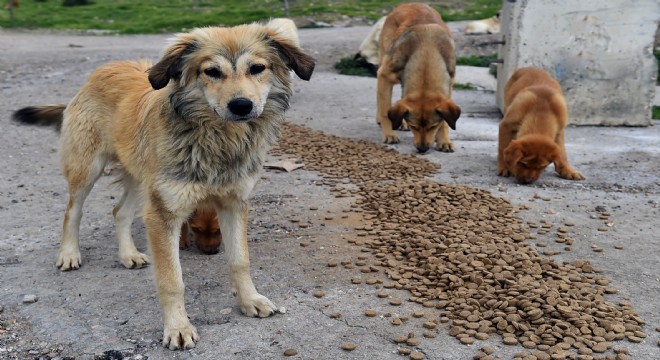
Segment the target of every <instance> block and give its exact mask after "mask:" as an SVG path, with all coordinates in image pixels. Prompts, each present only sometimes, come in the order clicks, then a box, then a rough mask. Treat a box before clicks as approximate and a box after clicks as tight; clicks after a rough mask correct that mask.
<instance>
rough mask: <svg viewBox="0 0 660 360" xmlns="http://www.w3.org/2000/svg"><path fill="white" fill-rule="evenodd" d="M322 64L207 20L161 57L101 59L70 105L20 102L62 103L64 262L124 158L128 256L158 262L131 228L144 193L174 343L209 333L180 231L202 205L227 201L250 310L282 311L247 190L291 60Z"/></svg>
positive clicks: (227, 235)
mask: <svg viewBox="0 0 660 360" xmlns="http://www.w3.org/2000/svg"><path fill="white" fill-rule="evenodd" d="M313 69H314V62H313V59H312V58H311V57H310V56H308V55H307V54H305V53H304V52H303V51H302V50H301V49H300V48H299V47H298V46H297V45H296V44H295V43H294V42H293V41H291V40H290V39H289V38H288V37H286V36H283V35H282V34H281V33H280V32H279V31H278V30H277V29H275V28H272V27H269V26H267V25H262V24H251V25H242V26H237V27H233V28H220V27H207V28H200V29H195V30H193V31H192V32H190V33H186V34H180V35H178V36H177V37H176V38H175V39H173V41H172V43H171V45H170V46H169V47H168V48H167V49H166V50H165V52H164V54H163V56H162V58H161V59H160V61H158V63H156V64H155V65H153V66H152V65H151V64H150V63H148V62H145V61H142V62H128V61H124V62H115V63H111V64H107V65H104V66H101V67H99V68H98V69H97V70H95V71H94V72H93V73H92V74H91V75H90V77H89V79H88V80H87V82H86V83H85V85H84V86H83V87H82V89H81V90H80V91H79V92H78V94H77V95H76V96H75V97H74V98H73V100H72V101H71V102H70V103H69V104H68V105H67V106H66V109H64V106H62V105H54V106H43V107H30V108H25V109H22V110H20V111H18V112H16V113H15V114H14V118H15V119H16V120H18V121H21V122H25V123H42V124H43V123H44V122H47V119H51V120H53V119H57V116H53V114H54V113H57V112H60V113H62V111H63V122H62V129H61V145H60V154H61V160H62V170H63V173H64V176H65V177H66V179H67V181H68V183H69V204H68V206H67V210H66V213H65V215H64V231H63V234H62V242H61V245H60V250H59V254H58V259H57V263H56V265H57V267H59V268H60V269H62V270H73V269H77V268H78V267H80V265H81V256H80V249H79V241H78V228H79V226H80V218H81V215H82V206H83V202H84V200H85V198H86V197H87V195H88V194H89V192H90V190H91V189H92V186H93V185H94V182H95V181H96V180H97V179H98V178H99V176H100V175H101V173H102V171H103V167H104V165H105V164H106V163H107V162H109V161H118V162H120V163H121V165H122V169H123V170H124V173H123V176H122V178H121V182H122V184H123V185H124V189H125V190H124V195H123V196H122V198H121V200H120V201H119V203H118V204H117V206H116V207H115V209H114V211H113V213H114V216H115V221H116V224H117V238H118V240H119V258H120V261H121V263H122V264H124V265H125V266H126V267H141V266H144V265H145V264H147V263H148V261H149V260H148V259H147V256H145V255H144V254H142V253H140V252H139V251H138V250H137V249H136V247H135V244H134V242H133V239H132V237H131V233H130V228H131V223H132V221H133V217H134V213H135V210H136V207H137V205H138V202H139V201H138V200H139V198H143V199H144V202H145V204H144V209H143V216H142V217H143V220H144V223H145V226H146V229H147V238H148V242H149V246H150V249H151V254H152V256H153V265H154V266H153V267H154V273H155V281H156V287H157V290H158V298H159V300H160V304H161V308H162V314H163V322H164V335H163V344H164V345H165V346H166V347H169V348H170V349H179V348H192V347H194V345H195V342H196V341H197V340H198V336H197V331H196V329H195V327H194V326H193V325H192V324H191V323H190V321H189V320H188V316H187V313H186V310H185V303H184V284H183V279H182V274H181V265H180V264H179V235H180V231H181V225H182V224H183V222H184V221H185V220H186V219H187V218H188V216H189V215H190V213H191V212H192V211H193V210H194V209H196V208H198V207H200V206H207V207H212V208H214V209H215V210H216V211H217V214H218V218H219V220H220V227H221V231H222V235H223V237H224V241H225V247H226V253H227V254H228V258H229V270H230V279H231V288H232V292H233V293H234V294H235V295H236V301H237V303H238V305H239V306H240V309H241V311H242V312H243V313H244V314H246V315H248V316H260V317H266V316H269V315H271V314H273V313H274V312H275V311H276V307H275V305H274V304H273V303H272V302H271V301H270V300H268V298H266V297H265V296H262V295H260V294H259V293H258V292H257V290H256V289H255V286H254V284H253V282H252V278H251V275H250V270H249V265H250V260H249V255H248V249H247V222H248V195H249V194H250V192H251V190H252V188H253V187H254V185H255V184H256V182H257V180H258V179H259V177H260V172H261V169H262V162H263V159H264V157H265V155H266V151H267V150H268V148H269V146H270V145H271V144H273V143H274V142H275V141H276V139H277V136H278V134H279V128H280V123H281V122H282V121H283V119H284V112H285V110H286V109H287V108H288V107H289V97H290V96H291V92H292V91H291V78H290V75H289V71H290V70H293V71H294V72H295V73H296V74H297V75H298V76H299V77H300V78H302V79H305V80H308V79H309V78H310V76H311V74H312V71H313ZM44 114H45V116H46V118H45V119H44V118H42V115H44ZM61 117H62V116H60V118H61ZM52 125H57V124H56V121H55V122H52Z"/></svg>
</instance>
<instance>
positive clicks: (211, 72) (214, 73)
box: [204, 68, 222, 79]
mask: <svg viewBox="0 0 660 360" xmlns="http://www.w3.org/2000/svg"><path fill="white" fill-rule="evenodd" d="M204 74H206V75H207V76H208V77H211V78H214V79H219V78H221V77H222V72H221V71H220V70H218V69H216V68H208V69H205V70H204Z"/></svg>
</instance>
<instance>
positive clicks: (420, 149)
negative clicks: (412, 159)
mask: <svg viewBox="0 0 660 360" xmlns="http://www.w3.org/2000/svg"><path fill="white" fill-rule="evenodd" d="M428 150H429V147H428V146H426V145H424V146H418V147H417V151H419V152H420V153H422V154H423V153H425V152H427V151H428Z"/></svg>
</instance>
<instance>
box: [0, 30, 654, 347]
mask: <svg viewBox="0 0 660 360" xmlns="http://www.w3.org/2000/svg"><path fill="white" fill-rule="evenodd" d="M367 32H368V28H366V27H355V28H339V29H310V30H301V32H300V36H301V41H302V44H303V47H305V48H306V49H308V50H309V51H310V52H311V53H312V54H313V55H314V56H315V57H316V58H317V59H318V60H319V66H318V67H317V71H316V73H315V74H314V75H313V77H312V80H311V81H310V82H302V81H297V82H296V84H295V95H294V97H293V99H292V104H291V110H290V111H289V113H288V116H287V117H288V119H289V121H291V122H294V123H297V124H304V125H306V126H309V127H311V128H314V129H317V130H321V131H324V132H327V133H329V134H334V135H338V136H342V137H350V138H355V139H363V140H368V141H373V142H380V131H379V129H378V127H377V126H376V124H375V121H374V114H375V90H376V80H375V79H373V78H354V77H347V76H341V75H337V74H335V73H333V71H332V66H331V65H332V64H334V62H335V61H336V60H338V59H339V58H341V57H343V56H347V55H350V54H352V53H354V52H355V49H357V46H358V45H359V43H360V41H361V40H362V38H363V36H364V35H365V34H366V33H367ZM167 37H168V36H164V35H163V36H85V35H75V34H59V33H45V32H22V33H16V32H6V31H2V30H0V53H1V54H3V55H2V56H1V57H0V98H2V101H1V102H0V140H1V141H0V149H1V150H2V153H4V154H5V156H3V157H2V158H0V168H2V169H3V170H2V171H1V172H0V224H1V228H2V229H3V235H2V236H1V237H0V287H1V291H0V309H1V310H0V359H13V358H19V359H28V358H39V357H43V358H76V359H91V358H99V359H121V358H126V359H145V358H147V357H148V358H151V359H165V358H169V359H188V358H198V359H273V358H281V357H282V356H283V355H282V354H283V352H284V350H286V349H296V350H297V352H298V355H297V356H295V357H294V358H298V359H400V358H402V357H401V356H400V355H398V354H397V353H396V352H397V348H398V347H397V345H396V344H394V343H393V342H392V339H393V338H394V337H396V336H400V335H405V334H408V333H409V332H415V333H417V334H418V335H419V334H421V332H422V328H421V320H420V319H413V318H411V319H410V320H409V321H407V322H404V324H403V325H400V326H393V325H391V323H390V320H391V319H390V318H388V317H386V316H384V315H385V314H388V313H389V314H392V315H394V316H397V315H409V314H411V313H412V312H413V311H416V310H420V309H421V307H420V306H419V305H417V304H414V303H409V302H406V301H405V300H406V299H407V298H408V296H409V294H407V293H406V292H405V291H392V292H391V296H392V297H394V298H399V299H402V300H404V303H403V305H402V306H400V307H396V308H395V307H392V306H390V305H388V304H387V302H386V301H384V300H383V299H379V298H378V297H377V296H376V293H377V292H378V291H379V290H378V289H377V288H376V287H374V286H370V285H366V284H365V283H364V282H363V283H361V284H352V282H351V279H352V278H354V277H360V276H362V274H360V272H359V271H358V269H357V268H355V269H352V270H351V269H345V268H343V267H341V266H340V267H335V268H330V267H327V263H328V262H331V261H338V262H340V261H344V260H353V261H354V260H355V259H356V257H357V256H358V255H360V254H359V253H356V250H355V249H354V248H353V247H352V245H351V244H349V243H348V242H347V239H348V238H351V237H352V236H355V232H356V231H355V230H354V228H355V225H356V222H358V221H359V218H356V217H352V216H350V217H348V218H346V219H342V218H341V217H340V216H338V215H339V214H343V212H342V210H344V209H348V208H350V204H351V201H352V200H351V198H340V199H338V198H335V197H334V196H332V194H331V192H330V191H329V189H328V188H326V187H323V186H317V185H315V184H314V183H315V181H317V180H319V179H320V177H319V175H318V174H316V173H313V172H310V171H306V170H304V169H301V170H296V171H294V172H291V173H284V172H279V171H275V170H268V171H265V172H264V179H263V180H262V181H261V182H260V183H259V184H258V186H257V188H256V189H255V191H254V195H253V199H252V203H251V215H250V226H249V229H248V232H249V239H250V246H251V247H250V252H251V262H252V274H253V278H254V282H255V284H256V285H257V288H258V289H259V291H260V292H261V293H262V294H264V295H266V296H268V297H269V298H270V299H271V300H272V301H273V302H275V303H276V304H277V305H278V306H283V307H285V308H286V309H287V311H286V313H285V314H278V315H275V316H273V317H271V318H267V319H254V318H247V317H245V316H242V315H241V314H240V311H239V310H238V308H237V307H236V306H235V304H234V300H233V298H232V297H231V295H230V291H229V285H228V269H227V265H226V262H225V259H224V256H223V255H222V254H221V255H217V256H207V255H202V254H201V253H199V252H198V251H196V250H194V249H193V250H189V251H183V252H182V254H181V263H182V267H183V272H184V282H185V283H186V302H187V309H188V313H189V316H190V317H191V321H192V323H193V324H194V325H196V326H197V329H198V331H199V334H200V337H201V340H200V341H199V343H198V344H197V347H196V348H195V349H193V350H189V351H177V352H171V351H169V350H164V349H163V348H162V347H161V346H160V337H161V336H162V328H161V326H162V325H161V320H160V310H159V306H158V303H157V299H156V296H155V288H154V285H153V282H152V278H151V270H150V269H149V268H146V269H140V270H126V269H124V268H123V267H122V266H121V265H120V264H119V262H118V261H117V258H116V251H117V246H116V242H115V240H114V225H113V221H112V216H111V215H110V211H111V209H112V206H113V205H114V204H115V203H116V201H117V198H116V197H117V196H118V195H119V190H118V189H115V188H114V187H112V186H111V181H112V179H111V178H109V177H104V178H102V179H101V180H100V181H99V183H97V185H96V187H95V189H94V191H93V192H92V194H91V196H90V197H89V199H88V200H87V203H86V210H85V216H84V217H83V221H82V225H81V246H82V255H83V261H84V266H83V267H82V268H81V269H80V270H78V271H73V272H60V271H59V270H57V269H56V268H55V266H54V262H55V255H56V251H57V248H58V243H59V237H60V231H61V229H60V227H61V219H62V214H63V211H64V208H65V206H66V201H67V194H66V186H65V182H64V179H63V178H62V177H61V175H60V171H59V167H58V158H57V153H56V151H57V141H58V139H57V135H56V134H55V132H53V131H51V130H50V129H40V128H28V127H23V126H17V125H15V124H13V123H11V122H10V116H11V113H12V112H13V111H14V110H16V109H18V108H20V107H23V106H27V105H34V104H46V103H62V102H66V101H68V100H69V99H70V98H71V97H72V96H73V95H74V94H75V92H76V91H77V90H78V89H79V87H80V85H81V84H82V83H83V82H84V80H85V78H86V76H87V75H88V74H89V72H90V71H91V70H92V69H94V68H95V67H97V66H98V65H100V64H102V63H105V62H107V61H110V60H116V59H125V58H136V57H146V58H151V59H156V58H157V56H158V54H159V53H160V51H161V49H162V47H163V44H164V41H165V39H166V38H167ZM459 51H460V49H459ZM480 70H481V69H480ZM481 71H483V70H481ZM457 76H458V79H457V81H458V82H462V81H463V80H462V79H468V76H472V77H475V72H474V71H472V70H470V69H469V68H459V70H458V72H457ZM476 78H477V79H479V81H486V82H488V81H491V80H490V79H489V78H487V77H486V78H484V77H482V76H476ZM475 81H477V80H475ZM466 82H467V81H466ZM484 88H486V87H485V86H484ZM455 100H456V102H457V103H458V104H459V105H460V106H461V108H462V110H463V115H462V116H461V118H460V119H459V121H458V124H457V131H452V133H451V136H452V139H453V141H454V143H455V145H456V147H457V149H456V152H455V153H451V154H446V153H440V152H435V151H432V152H429V153H428V154H425V155H420V156H423V157H425V158H426V159H428V160H430V161H433V162H437V163H439V164H441V169H440V170H439V171H438V173H437V174H436V175H435V177H434V179H435V180H437V181H439V182H443V183H448V184H467V185H470V186H474V187H478V188H484V189H489V190H491V191H492V192H493V193H494V194H495V195H496V196H501V197H505V198H508V199H510V200H511V201H512V203H513V204H514V205H527V207H528V209H527V210H524V211H522V212H521V213H520V216H521V217H522V218H523V220H525V221H528V220H533V221H536V222H539V221H540V220H541V219H546V220H549V221H552V222H554V223H561V222H563V221H566V220H571V221H573V222H574V223H575V226H574V227H573V229H572V232H573V237H574V238H575V239H576V242H575V244H574V246H573V250H572V251H562V252H561V253H560V254H559V255H555V256H553V258H554V260H556V261H558V262H562V261H572V260H574V259H586V260H589V261H591V262H592V263H593V264H594V266H597V267H600V268H602V269H603V270H604V272H603V275H604V276H605V277H607V278H609V279H611V280H612V283H611V286H612V287H615V288H617V289H618V290H619V292H618V294H616V295H608V296H609V298H608V299H609V300H611V301H614V302H618V301H619V300H623V299H627V300H630V301H631V302H632V304H633V307H634V308H635V309H636V310H637V311H638V312H639V314H640V316H641V318H642V319H644V320H645V322H646V325H645V326H644V330H645V333H646V334H647V338H646V339H644V341H643V342H641V343H639V344H632V343H629V342H617V343H615V347H616V348H627V349H629V351H630V354H631V355H632V357H633V358H634V359H658V358H660V347H658V339H659V337H660V333H658V332H656V329H657V328H660V314H659V313H658V307H657V304H658V299H659V298H660V246H659V245H660V239H659V238H658V230H657V229H658V228H659V227H660V220H658V219H659V218H660V126H657V125H659V124H658V123H657V122H655V124H656V126H651V127H644V128H621V127H616V128H615V127H612V128H606V127H580V128H577V127H570V128H569V129H568V130H567V144H568V145H567V151H568V157H569V161H570V162H571V163H572V165H573V166H574V167H575V168H577V169H579V170H580V171H582V172H583V173H584V174H585V175H586V177H587V180H585V181H579V182H572V181H566V180H563V179H560V178H558V177H557V176H555V175H554V174H553V172H552V169H548V170H547V171H546V173H545V174H544V175H543V176H542V178H541V179H540V180H539V181H538V182H537V183H535V184H533V185H528V186H521V185H517V184H516V183H515V182H514V181H513V180H512V179H510V178H500V177H497V176H496V164H495V157H496V147H497V125H498V121H499V119H500V114H499V112H498V110H497V108H496V106H495V97H494V93H493V92H492V91H485V90H484V91H465V90H457V91H455ZM284 136H286V134H284ZM400 136H401V138H402V143H401V144H399V145H397V146H392V147H393V148H395V149H397V150H398V151H399V152H401V153H413V152H414V148H413V146H412V140H411V134H410V133H400ZM355 156H369V154H355ZM312 205H314V206H316V207H318V210H314V211H312V210H309V208H310V206H312ZM602 211H607V212H609V213H611V216H610V219H609V220H608V222H609V223H610V224H609V226H608V228H609V231H607V232H602V231H598V230H597V229H598V228H601V227H603V226H607V225H604V224H603V220H601V219H599V216H598V214H599V212H602ZM291 217H298V218H300V219H301V220H302V223H305V224H307V227H306V228H303V227H300V226H298V225H297V224H296V223H292V222H291V221H290V220H289V219H290V218H291ZM330 217H332V219H331V220H328V219H329V218H330ZM134 237H135V239H136V241H137V244H138V247H139V248H140V249H141V250H143V251H147V249H146V239H145V231H144V228H143V225H142V223H141V222H140V221H139V220H138V221H136V222H135V224H134ZM540 242H545V243H547V244H548V248H551V249H557V250H560V249H562V248H563V246H560V245H559V244H554V242H553V238H552V237H551V236H550V235H538V239H537V240H534V244H537V243H540ZM592 245H597V246H599V247H600V248H602V249H603V251H602V252H599V253H597V252H593V251H592ZM615 245H622V246H623V249H615V247H614V246H615ZM362 277H363V278H365V279H366V277H364V276H362ZM315 290H323V291H325V293H326V295H325V296H324V297H322V298H316V297H314V296H313V295H312V293H313V292H314V291H315ZM26 295H34V296H36V298H37V301H36V302H33V303H26V302H24V300H25V297H26ZM365 309H375V310H377V311H378V313H379V314H381V315H383V316H377V317H374V318H367V317H365V316H364V311H365ZM425 311H431V310H425ZM335 313H339V314H341V316H340V317H338V318H335V316H331V315H333V314H335ZM447 329H448V328H447V327H446V326H441V327H440V328H439V331H438V336H437V337H436V338H433V339H422V343H421V344H420V345H419V346H417V349H418V350H419V351H421V352H423V353H424V354H425V356H426V358H427V359H470V358H472V357H473V356H474V355H475V354H477V353H478V351H479V348H481V347H482V346H485V345H488V346H491V347H492V348H493V349H494V350H495V355H496V356H498V357H499V358H502V359H508V358H511V357H512V356H513V354H514V353H516V352H518V351H521V350H523V349H522V348H520V347H511V346H505V345H503V344H502V342H501V339H500V338H499V337H497V336H492V337H491V339H490V340H487V341H478V342H477V343H475V344H474V345H470V346H465V345H462V344H460V343H459V342H458V341H457V340H456V339H455V338H453V337H451V336H449V335H448V333H447V332H448V331H447ZM346 342H354V343H355V344H356V345H357V348H356V349H355V350H354V351H352V352H346V351H344V350H342V349H341V348H340V346H341V345H342V344H343V343H346Z"/></svg>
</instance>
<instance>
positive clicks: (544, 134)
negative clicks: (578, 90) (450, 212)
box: [497, 67, 584, 184]
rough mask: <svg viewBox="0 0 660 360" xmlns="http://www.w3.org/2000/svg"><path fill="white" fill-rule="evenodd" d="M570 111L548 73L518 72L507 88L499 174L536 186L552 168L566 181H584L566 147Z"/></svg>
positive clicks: (529, 69) (498, 163)
mask: <svg viewBox="0 0 660 360" xmlns="http://www.w3.org/2000/svg"><path fill="white" fill-rule="evenodd" d="M567 123H568V108H567V107H566V100H565V99H564V94H563V93H562V91H561V87H560V86H559V83H558V82H557V81H556V80H555V79H554V78H553V77H552V75H550V74H549V73H548V72H546V71H544V70H541V69H538V68H533V67H526V68H521V69H518V70H516V71H515V72H514V73H513V75H512V76H511V78H510V79H509V80H508V81H507V83H506V86H505V88H504V118H503V119H502V122H501V123H500V128H499V141H498V151H497V174H498V175H500V176H509V175H513V176H515V177H516V179H517V180H518V182H520V183H523V184H529V183H533V182H534V181H536V180H538V178H539V176H540V175H541V173H542V172H543V170H545V168H546V167H547V166H548V165H549V164H550V163H554V164H555V171H556V172H557V173H558V174H559V176H561V177H562V178H564V179H569V180H583V179H584V176H583V175H582V174H581V173H580V172H579V171H576V170H575V169H573V168H572V167H571V165H569V163H568V159H567V156H566V148H565V145H564V129H565V128H566V125H567Z"/></svg>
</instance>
